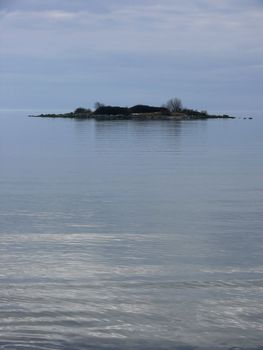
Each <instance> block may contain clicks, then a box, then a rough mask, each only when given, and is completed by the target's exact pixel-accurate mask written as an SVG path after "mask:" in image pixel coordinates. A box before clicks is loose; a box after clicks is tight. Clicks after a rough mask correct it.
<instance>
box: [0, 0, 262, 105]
mask: <svg viewBox="0 0 263 350" xmlns="http://www.w3.org/2000/svg"><path fill="white" fill-rule="evenodd" d="M0 10H1V13H2V15H1V17H0V18H1V19H0V31H1V44H0V51H1V68H2V72H1V81H2V84H5V87H7V89H6V90H8V91H9V92H5V91H3V93H2V92H1V94H2V95H3V97H1V98H2V100H1V101H2V102H1V101H0V102H1V103H2V105H3V104H4V105H8V103H9V104H10V103H12V99H11V97H10V96H11V95H12V89H13V90H17V89H19V91H20V94H21V96H24V99H23V98H21V99H20V101H23V103H24V104H28V103H29V104H30V103H31V101H32V98H30V94H32V95H34V96H35V101H38V104H41V100H42V101H48V98H51V96H53V95H59V96H57V100H58V101H60V102H59V104H60V106H61V103H62V102H63V101H64V103H65V104H67V105H68V103H72V104H73V102H74V101H73V100H74V96H76V95H78V94H79V96H82V97H81V98H83V99H84V95H85V94H86V90H87V91H90V90H91V91H92V94H93V96H94V100H97V99H99V98H100V96H99V93H101V96H102V97H101V98H102V99H104V100H105V101H106V100H107V101H106V102H107V103H110V101H111V100H114V98H115V97H114V96H118V98H119V99H120V101H116V100H115V101H114V102H115V103H122V102H123V103H127V104H129V101H128V99H129V98H130V100H132V102H135V103H136V102H137V101H135V99H136V98H138V97H139V96H141V100H140V102H143V101H142V99H143V98H145V99H146V100H145V101H144V102H151V103H154V101H158V102H160V103H162V102H163V99H165V95H166V96H168V97H169V96H170V95H173V94H174V92H173V91H175V90H176V91H177V92H176V93H177V94H178V95H179V96H181V97H182V98H183V99H184V100H187V101H188V102H189V104H190V105H191V106H192V107H194V103H196V104H197V105H198V101H201V102H203V104H204V105H203V108H208V107H210V106H212V107H213V106H216V105H217V98H216V97H213V95H212V91H214V92H216V94H217V95H218V94H220V95H221V98H222V99H225V100H226V101H228V103H229V105H231V101H232V103H233V104H235V103H236V102H234V101H237V100H238V98H243V96H244V95H245V94H248V95H249V96H250V101H251V102H245V100H244V99H243V102H242V103H247V104H248V105H249V103H257V104H258V105H260V103H261V104H262V102H260V98H259V96H258V95H259V94H258V89H259V87H260V84H261V81H262V62H263V48H262V44H261V42H262V33H263V18H262V17H263V13H262V1H256V0H247V1H246V0H221V1H220V2H215V1H212V0H189V1H187V2H182V1H179V0H178V1H177V0H162V1H161V0H140V1H138V0H126V1H123V0H107V1H106V0H100V1H98V0H96V1H88V0H74V1H72V0H38V1H32V0H23V1H21V0H17V1H15V0H6V1H4V0H0ZM36 85H37V87H38V88H37V89H35V88H34V87H35V86H36ZM14 86H15V87H14ZM23 86H24V89H23ZM71 89H72V91H73V90H74V92H75V93H74V96H73V97H72V96H70V91H71ZM3 90H4V89H3ZM37 91H41V94H40V92H39V95H37V96H36V94H37ZM43 91H45V94H44V93H43ZM84 91H85V93H84ZM180 91H181V94H180ZM43 96H44V97H43ZM103 96H104V98H103ZM127 96H130V97H127ZM157 96H158V97H157ZM208 96H209V98H208ZM81 98H80V99H81ZM206 99H207V100H206ZM149 100H151V101H149ZM247 100H249V99H247ZM8 101H9V102H8ZM69 101H71V102H69ZM253 101H254V102H253ZM80 102H81V101H80ZM93 102H94V101H93ZM17 103H18V102H17ZM43 103H44V102H43ZM54 103H55V102H54ZM76 103H77V101H76ZM206 105H207V106H206ZM74 106H75V104H74ZM197 107H198V106H197Z"/></svg>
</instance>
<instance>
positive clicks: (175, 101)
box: [164, 97, 183, 113]
mask: <svg viewBox="0 0 263 350" xmlns="http://www.w3.org/2000/svg"><path fill="white" fill-rule="evenodd" d="M164 107H166V108H167V109H169V111H170V112H171V113H173V112H180V111H181V110H182V108H183V104H182V101H181V100H180V98H178V97H174V98H171V99H170V100H168V101H167V102H166V104H165V105H164Z"/></svg>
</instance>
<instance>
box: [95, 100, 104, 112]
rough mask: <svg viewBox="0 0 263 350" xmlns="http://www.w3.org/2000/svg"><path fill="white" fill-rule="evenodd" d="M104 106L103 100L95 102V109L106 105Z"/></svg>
mask: <svg viewBox="0 0 263 350" xmlns="http://www.w3.org/2000/svg"><path fill="white" fill-rule="evenodd" d="M104 106H105V104H104V103H101V102H98V101H97V102H95V103H94V108H95V110H96V109H98V108H100V107H104Z"/></svg>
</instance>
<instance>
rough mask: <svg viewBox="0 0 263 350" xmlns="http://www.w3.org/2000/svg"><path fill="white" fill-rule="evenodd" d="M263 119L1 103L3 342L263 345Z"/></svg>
mask: <svg viewBox="0 0 263 350" xmlns="http://www.w3.org/2000/svg"><path fill="white" fill-rule="evenodd" d="M262 126H263V123H262V121H261V119H260V118H257V119H253V120H243V119H240V120H239V119H236V120H210V121H209V120H208V121H181V122H175V121H163V122H161V121H141V122H138V121H95V120H86V121H77V120H65V119H38V118H27V113H26V112H12V113H11V112H2V113H1V117H0V308H1V309H0V349H9V350H11V349H35V350H38V349H42V350H45V349H65V350H66V349H70V350H75V349H76V350H80V349H117V350H118V349H125V350H126V349H154V350H157V349H178V350H179V349H180V350H187V349H188V350H190V349H191V350H192V349H207V350H208V349H231V348H234V349H246V350H248V349H251V350H252V349H253V350H255V349H263V307H262V292H263V258H262V248H263V234H262V232H263V230H262V228H263V216H262V208H263V163H262V159H263V157H262V156H263V140H262V132H261V130H262Z"/></svg>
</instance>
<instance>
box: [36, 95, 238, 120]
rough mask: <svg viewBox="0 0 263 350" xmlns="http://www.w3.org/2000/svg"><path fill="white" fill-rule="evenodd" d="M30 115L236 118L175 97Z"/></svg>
mask: <svg viewBox="0 0 263 350" xmlns="http://www.w3.org/2000/svg"><path fill="white" fill-rule="evenodd" d="M29 117H41V118H75V119H96V120H196V119H235V117H233V116H230V115H228V114H223V115H214V114H208V113H207V111H204V110H203V111H198V110H193V109H189V108H185V107H183V106H182V103H181V100H180V99H178V98H173V99H170V100H168V102H167V103H166V104H164V105H162V106H161V107H155V106H149V105H141V104H138V105H135V106H132V107H120V106H107V105H104V104H102V103H99V102H96V103H95V110H94V111H92V110H91V109H88V108H83V107H78V108H77V109H75V110H74V111H73V112H69V113H63V114H39V115H29Z"/></svg>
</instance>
